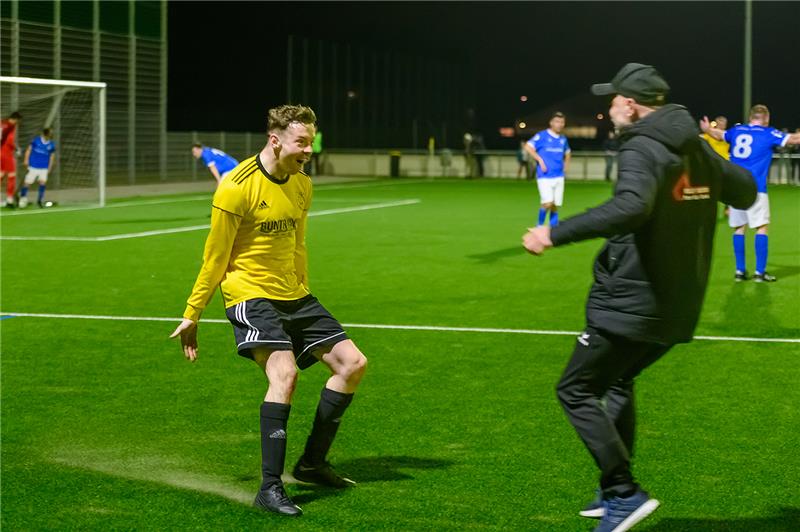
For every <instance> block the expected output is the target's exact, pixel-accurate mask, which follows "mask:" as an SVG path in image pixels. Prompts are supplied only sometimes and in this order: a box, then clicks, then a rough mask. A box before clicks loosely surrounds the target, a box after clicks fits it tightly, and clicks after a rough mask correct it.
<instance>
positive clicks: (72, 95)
mask: <svg viewBox="0 0 800 532" xmlns="http://www.w3.org/2000/svg"><path fill="white" fill-rule="evenodd" d="M14 111H18V112H19V113H20V114H21V115H22V119H21V120H20V121H19V123H18V124H17V133H16V144H17V146H18V150H17V189H18V190H19V188H20V187H21V185H22V182H23V181H24V179H25V175H26V174H27V168H26V167H25V166H24V165H23V160H24V154H25V150H26V149H27V148H28V146H29V145H30V144H31V142H32V141H33V140H34V139H35V138H36V137H38V136H39V135H41V134H42V131H43V130H44V129H45V128H50V129H51V130H52V139H53V141H55V144H56V151H55V152H54V153H55V162H54V165H53V168H52V170H51V171H50V172H49V174H48V177H47V199H48V200H53V201H55V202H58V203H60V204H64V203H67V204H75V203H84V204H85V203H93V204H99V205H101V206H103V205H105V199H106V198H105V192H106V191H105V189H106V130H105V128H106V84H105V83H95V82H89V81H68V80H60V79H35V78H21V77H8V76H0V116H2V117H3V118H7V117H8V116H9V115H10V114H11V113H13V112H14ZM34 186H35V185H34Z"/></svg>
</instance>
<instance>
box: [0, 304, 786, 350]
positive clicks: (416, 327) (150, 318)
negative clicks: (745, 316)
mask: <svg viewBox="0 0 800 532" xmlns="http://www.w3.org/2000/svg"><path fill="white" fill-rule="evenodd" d="M0 315H2V316H3V317H6V316H8V317H12V316H13V317H20V318H54V319H73V320H110V321H164V322H172V323H178V322H179V321H180V318H167V317H158V316H103V315H91V314H47V313H30V312H5V311H0ZM200 321H202V322H203V323H229V321H228V320H223V319H203V320H200ZM342 326H343V327H349V328H351V329H391V330H404V331H437V332H469V333H490V334H530V335H555V336H574V335H578V334H581V331H559V330H545V329H498V328H491V327H440V326H435V325H387V324H377V323H343V324H342ZM694 339H695V340H710V341H725V342H767V343H783V344H798V343H800V338H754V337H743V336H695V337H694Z"/></svg>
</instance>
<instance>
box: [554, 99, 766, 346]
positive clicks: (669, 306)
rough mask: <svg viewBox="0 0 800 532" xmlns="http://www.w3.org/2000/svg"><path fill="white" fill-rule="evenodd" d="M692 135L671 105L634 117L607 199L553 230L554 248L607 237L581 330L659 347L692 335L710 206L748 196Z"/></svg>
mask: <svg viewBox="0 0 800 532" xmlns="http://www.w3.org/2000/svg"><path fill="white" fill-rule="evenodd" d="M699 133H700V132H699V130H698V128H697V125H696V124H695V121H694V119H693V118H692V117H691V115H690V114H689V113H688V111H687V110H686V109H685V108H684V107H682V106H680V105H674V104H671V105H666V106H664V107H662V108H660V109H658V110H656V111H655V112H653V113H651V114H649V115H647V116H646V117H645V118H643V119H641V120H639V121H637V122H635V123H634V124H633V125H632V126H630V127H628V128H626V129H625V130H624V131H623V132H622V135H621V137H620V140H621V142H622V147H621V149H620V152H619V180H618V181H617V185H616V188H615V190H614V196H613V198H611V199H610V200H609V201H607V202H606V203H604V204H602V205H600V206H598V207H595V208H593V209H590V210H588V211H586V212H585V213H583V214H580V215H578V216H574V217H572V218H569V219H567V220H564V221H563V222H562V223H561V224H560V225H558V226H556V227H554V228H553V230H552V233H551V235H550V238H551V240H552V242H553V245H554V246H561V245H564V244H567V243H570V242H577V241H580V240H586V239H589V238H596V237H606V238H607V239H608V240H607V241H606V244H605V246H603V249H602V250H601V251H600V254H599V255H598V256H597V259H596V260H595V263H594V284H593V285H592V289H591V291H590V293H589V299H588V301H587V304H586V320H587V324H588V325H589V326H590V327H593V328H595V329H600V330H604V331H607V332H610V333H612V334H617V335H620V336H625V337H627V338H631V339H634V340H640V341H649V342H657V343H662V344H673V343H678V342H688V341H690V340H691V339H692V335H693V333H694V329H695V326H696V325H697V320H698V318H699V316H700V309H701V308H702V305H703V297H704V295H705V291H706V285H707V284H708V274H709V269H710V266H711V254H712V248H713V243H714V230H715V228H716V224H717V202H718V201H719V202H723V203H726V204H728V205H731V206H733V207H735V208H737V209H747V208H748V207H750V205H752V204H753V202H754V201H755V199H756V186H755V181H754V180H753V178H752V176H751V175H750V173H749V172H748V171H747V170H745V169H743V168H741V167H739V166H735V165H733V164H731V163H729V162H728V161H725V160H724V159H723V158H721V157H719V156H718V155H717V154H716V153H714V151H713V150H712V149H711V148H710V147H709V146H708V144H707V143H706V142H704V141H703V140H702V139H700V137H699Z"/></svg>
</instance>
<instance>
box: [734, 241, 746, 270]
mask: <svg viewBox="0 0 800 532" xmlns="http://www.w3.org/2000/svg"><path fill="white" fill-rule="evenodd" d="M733 255H734V257H736V271H737V272H743V271H744V235H737V234H736V233H734V234H733Z"/></svg>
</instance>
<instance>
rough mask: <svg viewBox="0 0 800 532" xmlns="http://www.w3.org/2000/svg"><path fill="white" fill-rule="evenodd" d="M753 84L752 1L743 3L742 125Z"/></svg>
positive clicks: (748, 111)
mask: <svg viewBox="0 0 800 532" xmlns="http://www.w3.org/2000/svg"><path fill="white" fill-rule="evenodd" d="M752 83H753V0H745V2H744V91H743V96H744V98H743V100H744V102H743V104H744V109H743V112H742V116H743V119H742V121H743V122H744V123H747V120H748V115H749V113H750V107H751V105H752V89H753V86H752Z"/></svg>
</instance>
